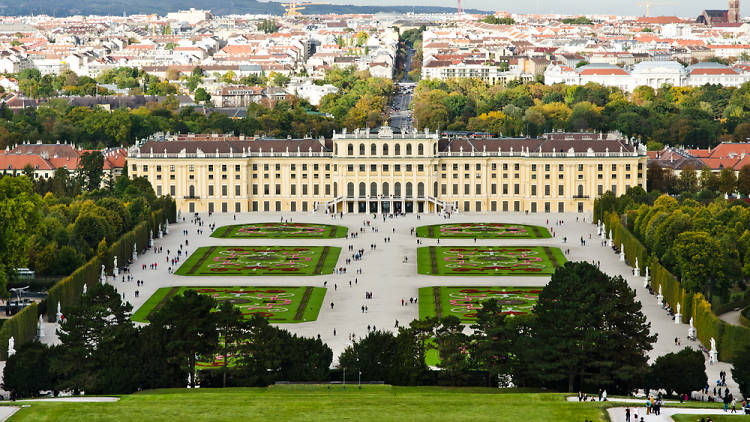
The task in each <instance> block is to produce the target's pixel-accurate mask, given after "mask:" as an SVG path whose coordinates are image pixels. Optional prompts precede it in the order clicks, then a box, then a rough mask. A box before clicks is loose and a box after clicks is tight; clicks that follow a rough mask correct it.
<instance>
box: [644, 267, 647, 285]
mask: <svg viewBox="0 0 750 422" xmlns="http://www.w3.org/2000/svg"><path fill="white" fill-rule="evenodd" d="M643 287H648V267H646V275H645V276H644V277H643Z"/></svg>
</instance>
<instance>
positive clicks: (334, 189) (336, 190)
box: [333, 182, 339, 198]
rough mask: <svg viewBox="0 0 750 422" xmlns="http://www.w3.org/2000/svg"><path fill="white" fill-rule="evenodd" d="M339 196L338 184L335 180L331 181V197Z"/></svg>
mask: <svg viewBox="0 0 750 422" xmlns="http://www.w3.org/2000/svg"><path fill="white" fill-rule="evenodd" d="M337 196H339V184H338V183H337V182H333V197H334V198H335V197H337Z"/></svg>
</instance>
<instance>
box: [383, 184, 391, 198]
mask: <svg viewBox="0 0 750 422" xmlns="http://www.w3.org/2000/svg"><path fill="white" fill-rule="evenodd" d="M388 195H390V192H389V191H388V182H383V196H384V197H386V196H388Z"/></svg>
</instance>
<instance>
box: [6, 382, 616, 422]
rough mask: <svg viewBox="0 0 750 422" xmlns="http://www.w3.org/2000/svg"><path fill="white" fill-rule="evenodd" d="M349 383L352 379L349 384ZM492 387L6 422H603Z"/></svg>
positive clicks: (49, 413)
mask: <svg viewBox="0 0 750 422" xmlns="http://www.w3.org/2000/svg"><path fill="white" fill-rule="evenodd" d="M347 382H355V383H356V378H354V377H352V378H348V379H347ZM510 391H511V392H504V391H503V390H498V389H492V388H441V387H391V386H388V385H365V386H363V388H362V389H361V390H360V389H358V388H357V386H356V385H347V386H346V389H345V390H344V389H343V387H342V386H340V385H337V386H331V387H330V389H329V388H328V387H327V386H314V385H289V386H273V387H269V388H228V389H197V390H184V389H179V390H178V389H175V390H155V391H146V392H141V393H138V394H133V395H128V396H123V397H122V399H121V400H120V401H119V402H116V403H39V402H35V403H30V407H26V408H22V409H21V410H19V411H18V413H16V414H15V415H14V416H13V417H12V418H11V419H10V421H12V422H26V421H29V422H31V421H33V422H52V421H55V422H67V421H70V422H79V421H113V422H116V421H155V422H159V421H164V422H175V421H184V420H190V421H194V422H195V421H241V420H252V421H265V420H269V421H304V422H308V421H324V422H328V421H358V422H359V421H362V422H369V421H373V422H384V421H399V422H401V421H415V422H436V421H452V422H453V421H456V422H463V421H466V422H483V421H487V422H489V421H492V422H521V421H523V422H548V421H555V422H581V421H583V420H584V419H588V420H591V421H596V422H604V421H608V420H609V419H608V418H607V416H606V415H605V413H606V411H605V410H604V408H605V407H606V404H601V402H600V403H594V402H590V403H578V402H571V403H568V402H566V401H565V395H564V394H552V393H517V392H515V391H517V390H510Z"/></svg>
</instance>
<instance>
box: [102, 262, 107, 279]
mask: <svg viewBox="0 0 750 422" xmlns="http://www.w3.org/2000/svg"><path fill="white" fill-rule="evenodd" d="M101 281H102V284H104V283H106V282H107V275H106V274H104V265H103V264H102V275H101Z"/></svg>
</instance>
